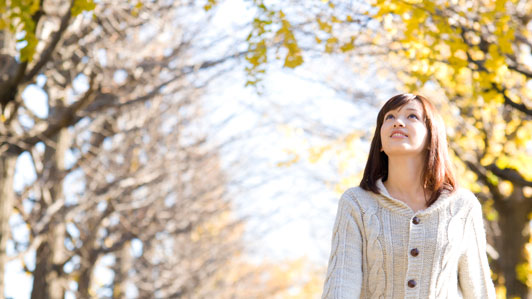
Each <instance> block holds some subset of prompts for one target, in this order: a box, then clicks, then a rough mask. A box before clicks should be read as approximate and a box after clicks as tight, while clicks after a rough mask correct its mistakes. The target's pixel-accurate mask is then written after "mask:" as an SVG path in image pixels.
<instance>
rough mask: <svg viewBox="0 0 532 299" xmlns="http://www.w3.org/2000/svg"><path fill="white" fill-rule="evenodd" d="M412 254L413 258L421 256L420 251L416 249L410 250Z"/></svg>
mask: <svg viewBox="0 0 532 299" xmlns="http://www.w3.org/2000/svg"><path fill="white" fill-rule="evenodd" d="M410 254H411V255H412V256H418V254H419V250H417V248H414V249H412V250H410Z"/></svg>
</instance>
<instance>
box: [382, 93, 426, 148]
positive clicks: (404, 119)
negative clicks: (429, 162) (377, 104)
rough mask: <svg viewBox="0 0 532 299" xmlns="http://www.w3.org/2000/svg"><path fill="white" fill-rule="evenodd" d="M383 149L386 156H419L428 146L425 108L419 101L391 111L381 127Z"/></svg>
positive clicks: (386, 115) (385, 116)
mask: <svg viewBox="0 0 532 299" xmlns="http://www.w3.org/2000/svg"><path fill="white" fill-rule="evenodd" d="M380 133H381V143H382V149H383V150H384V152H385V153H386V155H388V156H391V155H419V154H421V153H423V151H424V150H425V149H426V147H427V145H426V143H427V127H426V125H425V114H424V112H423V106H422V105H421V103H420V102H419V101H417V100H415V101H410V102H408V103H407V104H405V105H403V106H401V107H399V108H397V109H395V110H390V111H388V112H387V113H386V114H385V115H384V121H383V123H382V127H381V132H380Z"/></svg>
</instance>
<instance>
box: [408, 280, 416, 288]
mask: <svg viewBox="0 0 532 299" xmlns="http://www.w3.org/2000/svg"><path fill="white" fill-rule="evenodd" d="M408 286H409V287H410V288H415V287H416V281H415V280H413V279H410V280H409V281H408Z"/></svg>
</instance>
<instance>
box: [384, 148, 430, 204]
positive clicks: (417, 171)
mask: <svg viewBox="0 0 532 299" xmlns="http://www.w3.org/2000/svg"><path fill="white" fill-rule="evenodd" d="M423 164H424V159H423V157H405V156H402V157H389V158H388V178H387V179H386V181H385V182H384V186H385V187H386V190H388V192H389V193H390V195H391V196H392V197H394V198H396V199H399V200H401V201H403V202H405V203H406V204H408V205H409V206H410V207H411V208H412V209H413V210H414V211H417V210H420V209H423V208H425V207H426V202H427V199H428V198H427V194H426V192H425V189H424V188H423V182H422V175H423Z"/></svg>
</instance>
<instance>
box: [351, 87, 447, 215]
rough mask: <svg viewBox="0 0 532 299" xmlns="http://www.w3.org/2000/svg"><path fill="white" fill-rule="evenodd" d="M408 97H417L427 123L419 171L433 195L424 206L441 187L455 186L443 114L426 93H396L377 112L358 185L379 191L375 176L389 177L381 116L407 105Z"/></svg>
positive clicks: (424, 183)
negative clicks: (425, 151)
mask: <svg viewBox="0 0 532 299" xmlns="http://www.w3.org/2000/svg"><path fill="white" fill-rule="evenodd" d="M410 101H419V102H420V103H421V105H422V106H423V110H424V112H425V125H426V127H427V146H428V150H427V154H426V155H425V157H426V158H425V164H424V165H425V167H424V169H423V172H422V183H423V187H424V188H425V189H426V190H429V191H431V193H432V195H431V197H430V199H429V200H428V202H427V206H430V205H431V204H433V203H434V202H435V201H436V200H437V199H438V197H439V196H440V195H441V193H442V192H443V191H444V190H447V191H450V192H453V191H454V190H455V189H456V180H455V177H454V174H453V170H452V166H451V165H452V164H451V161H450V159H449V153H448V149H447V135H446V133H445V125H444V123H443V120H442V118H441V117H440V115H439V114H438V112H437V111H436V108H434V105H432V103H431V102H430V101H429V100H428V99H427V98H425V97H423V96H420V95H413V94H399V95H396V96H394V97H392V98H390V99H389V100H388V101H387V102H386V103H385V104H384V106H383V107H382V108H381V110H380V111H379V114H378V116H377V128H375V134H374V135H373V140H372V141H371V148H370V150H369V156H368V161H367V163H366V168H365V169H364V176H363V178H362V181H361V182H360V187H361V188H362V189H364V190H367V191H372V192H374V193H377V194H380V192H379V188H378V187H377V184H376V183H377V180H378V179H382V180H383V181H386V179H387V178H388V156H387V155H386V153H384V152H381V150H380V149H381V148H382V142H381V133H380V132H381V127H382V123H383V122H384V116H385V115H386V113H388V111H390V110H394V109H397V108H399V107H401V106H403V105H406V104H407V103H409V102H410Z"/></svg>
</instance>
